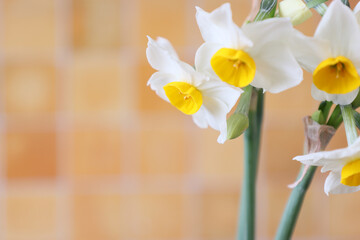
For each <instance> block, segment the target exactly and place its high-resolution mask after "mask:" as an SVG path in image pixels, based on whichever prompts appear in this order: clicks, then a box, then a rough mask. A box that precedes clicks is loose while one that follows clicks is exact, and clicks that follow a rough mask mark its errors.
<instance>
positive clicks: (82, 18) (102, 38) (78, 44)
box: [73, 0, 126, 51]
mask: <svg viewBox="0 0 360 240" xmlns="http://www.w3.org/2000/svg"><path fill="white" fill-rule="evenodd" d="M120 3H121V0H103V1H98V0H90V1H89V0H75V1H73V44H74V50H75V51H78V50H86V51H92V50H101V51H104V50H106V51H108V50H110V51H116V50H119V48H120V45H121V39H122V36H121V25H120V24H121V21H120V14H121V12H120V10H121V4H120ZM125 34H126V33H124V35H125Z"/></svg>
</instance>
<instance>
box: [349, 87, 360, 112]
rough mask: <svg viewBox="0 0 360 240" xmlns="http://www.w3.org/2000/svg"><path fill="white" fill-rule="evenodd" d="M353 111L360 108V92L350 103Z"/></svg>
mask: <svg viewBox="0 0 360 240" xmlns="http://www.w3.org/2000/svg"><path fill="white" fill-rule="evenodd" d="M351 105H352V107H353V109H357V108H358V107H360V91H359V93H358V95H357V96H356V98H355V99H354V101H353V102H352V103H351Z"/></svg>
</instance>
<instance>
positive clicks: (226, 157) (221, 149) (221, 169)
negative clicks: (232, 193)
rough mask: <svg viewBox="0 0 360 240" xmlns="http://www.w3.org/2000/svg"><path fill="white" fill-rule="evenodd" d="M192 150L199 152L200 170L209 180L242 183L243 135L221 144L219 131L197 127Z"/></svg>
mask: <svg viewBox="0 0 360 240" xmlns="http://www.w3.org/2000/svg"><path fill="white" fill-rule="evenodd" d="M195 131H196V133H195V134H194V135H196V137H195V138H194V139H196V141H194V142H193V144H194V145H193V148H194V149H192V151H196V152H198V154H199V158H198V159H197V160H198V161H199V165H198V172H199V174H200V175H201V176H202V177H203V178H204V179H205V180H208V181H226V182H230V183H236V184H237V183H240V181H241V179H242V174H243V164H244V157H243V155H244V141H243V137H240V138H238V139H236V140H230V141H226V142H225V143H224V144H219V143H218V142H217V138H218V136H219V132H218V131H215V130H213V129H196V130H195Z"/></svg>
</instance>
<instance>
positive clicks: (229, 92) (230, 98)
mask: <svg viewBox="0 0 360 240" xmlns="http://www.w3.org/2000/svg"><path fill="white" fill-rule="evenodd" d="M199 90H200V91H201V92H202V94H203V106H202V108H203V110H204V112H203V113H204V114H205V115H206V116H195V118H196V119H194V121H199V122H200V121H201V120H204V119H207V123H208V125H210V126H211V127H212V128H214V129H216V130H219V131H220V136H219V137H218V142H219V143H224V142H225V141H226V139H227V124H226V115H227V114H228V113H229V112H230V111H231V109H232V108H233V107H234V105H235V104H236V102H237V100H238V98H239V96H240V93H241V92H242V90H241V89H239V88H235V87H232V86H229V85H227V84H226V83H224V82H221V81H220V80H218V81H216V80H210V81H208V82H204V83H203V84H202V85H201V86H199ZM196 114H197V113H196ZM195 123H196V122H195ZM200 123H201V122H200Z"/></svg>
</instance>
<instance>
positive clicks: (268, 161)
mask: <svg viewBox="0 0 360 240" xmlns="http://www.w3.org/2000/svg"><path fill="white" fill-rule="evenodd" d="M230 2H231V3H232V8H233V13H234V19H235V21H236V22H237V23H238V24H241V23H242V21H243V20H244V19H245V16H246V15H247V13H248V11H249V9H250V1H249V0H232V1H230ZM221 3H223V2H222V1H221V0H197V1H196V0H177V1H170V0H132V1H127V0H0V93H1V94H0V163H1V171H0V239H1V240H2V239H4V240H5V239H6V240H52V239H56V240H67V239H74V240H115V239H121V240H200V239H204V240H230V239H234V234H235V225H236V216H237V206H238V198H239V194H240V182H241V178H242V154H243V146H242V145H243V141H242V139H238V140H236V141H231V142H227V143H226V144H224V145H219V144H218V143H217V142H216V138H217V134H218V133H217V132H215V131H213V130H211V129H207V130H201V129H198V128H197V127H196V126H194V124H193V122H192V121H191V119H190V118H189V117H187V116H184V115H182V114H181V113H180V112H178V111H177V110H175V109H174V108H173V107H171V106H170V105H169V104H167V103H166V102H164V101H162V100H161V99H160V98H158V97H157V96H156V95H155V93H154V92H152V91H151V90H150V89H149V88H148V87H147V86H146V82H147V80H148V78H149V77H150V75H151V74H152V73H153V72H154V70H152V69H151V68H150V66H149V65H148V63H147V61H146V58H145V48H146V42H147V39H146V35H150V36H152V37H154V38H155V37H156V36H163V37H166V38H168V39H169V40H170V41H171V42H172V43H174V45H175V47H176V49H177V50H178V52H179V55H180V56H181V58H182V59H184V60H186V61H188V62H189V63H193V57H194V54H195V50H196V48H197V47H198V46H199V45H200V44H201V37H200V34H199V31H198V30H197V27H196V24H195V18H194V14H195V8H194V6H196V5H199V6H201V7H202V8H204V9H205V10H208V11H210V10H212V9H214V8H216V7H218V6H219V5H220V4H221ZM354 5H355V2H352V6H354ZM318 21H319V17H318V16H317V14H314V17H313V18H312V19H311V20H309V21H308V22H307V23H305V24H303V25H301V26H300V27H299V28H300V29H301V30H302V31H304V32H306V33H307V34H312V33H313V31H314V29H315V26H316V24H317V22H318ZM310 85H311V79H310V75H309V74H306V79H305V81H304V82H303V83H302V84H301V85H300V86H299V87H297V88H295V89H292V90H289V91H287V92H285V93H281V94H278V95H271V94H266V111H265V123H264V134H263V139H262V152H261V161H260V163H261V165H260V169H259V181H258V187H259V188H258V228H257V236H258V239H272V238H273V236H274V233H275V231H276V226H277V223H278V222H279V218H280V215H281V212H282V209H283V207H284V204H285V202H286V199H287V196H288V194H289V189H287V187H286V185H287V184H289V183H291V182H292V181H293V180H294V178H295V176H296V173H297V171H298V168H299V164H298V163H297V162H294V161H291V158H292V157H293V156H294V155H297V154H301V152H302V142H303V133H302V122H301V119H302V117H303V116H305V115H307V114H310V113H312V112H313V111H314V110H315V109H316V105H317V103H316V102H315V101H314V100H313V99H312V98H311V96H310ZM342 131H343V130H342V129H341V130H340V131H339V133H338V134H337V136H336V137H335V139H334V140H333V142H332V143H331V146H330V148H336V147H342V146H346V141H345V138H344V134H343V132H342ZM325 176H326V175H324V174H323V175H321V174H317V175H316V177H315V181H314V183H313V184H312V186H311V189H310V191H309V194H308V195H307V198H306V202H305V204H304V208H303V211H302V213H301V215H300V219H299V223H298V227H297V229H296V232H295V236H296V237H295V238H294V239H334V240H335V239H339V240H340V239H341V240H344V239H345V240H346V239H349V240H350V239H357V238H358V236H359V234H360V228H359V227H358V223H359V222H360V218H359V215H360V208H359V204H358V203H359V201H360V194H359V193H354V194H350V195H341V196H331V197H327V196H326V195H325V194H324V193H323V183H324V179H325Z"/></svg>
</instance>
